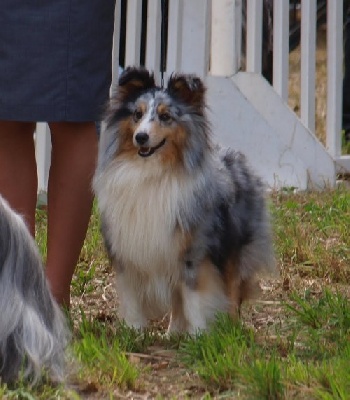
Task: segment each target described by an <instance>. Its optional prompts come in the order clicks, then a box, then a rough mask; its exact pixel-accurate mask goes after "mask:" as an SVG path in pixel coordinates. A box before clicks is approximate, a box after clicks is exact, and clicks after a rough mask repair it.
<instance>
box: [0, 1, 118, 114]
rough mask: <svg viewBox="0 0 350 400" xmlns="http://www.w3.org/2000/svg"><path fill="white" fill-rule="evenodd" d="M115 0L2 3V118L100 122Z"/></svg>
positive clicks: (108, 74)
mask: <svg viewBox="0 0 350 400" xmlns="http://www.w3.org/2000/svg"><path fill="white" fill-rule="evenodd" d="M114 6H115V0H0V120H14V121H47V122H51V121H76V122H81V121H96V120H98V119H100V116H101V113H102V110H103V106H104V104H105V102H106V101H107V99H108V95H109V88H110V84H111V72H112V39H113V26H114Z"/></svg>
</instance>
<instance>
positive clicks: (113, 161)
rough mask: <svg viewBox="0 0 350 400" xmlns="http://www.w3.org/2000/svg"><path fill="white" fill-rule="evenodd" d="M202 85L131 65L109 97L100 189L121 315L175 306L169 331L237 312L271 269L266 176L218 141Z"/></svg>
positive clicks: (137, 316) (138, 318)
mask: <svg viewBox="0 0 350 400" xmlns="http://www.w3.org/2000/svg"><path fill="white" fill-rule="evenodd" d="M204 95H205V87H204V85H203V83H202V81H201V80H200V79H199V78H197V77H196V76H193V75H173V76H172V77H170V79H169V81H168V85H167V89H162V88H159V87H157V86H156V85H155V82H154V78H153V75H151V74H150V73H149V72H148V71H147V70H144V69H137V68H128V69H126V71H124V73H123V74H122V75H121V76H120V79H119V82H118V86H117V87H116V88H115V91H114V93H113V95H112V98H111V100H110V103H109V106H108V110H107V113H106V118H105V120H104V124H103V129H102V132H101V137H100V147H99V160H98V168H97V171H96V174H95V177H94V189H95V192H96V195H97V198H98V203H99V209H100V212H101V219H102V233H103V236H104V240H105V243H106V248H107V251H108V254H109V256H110V258H111V261H112V263H113V265H114V267H115V268H116V271H117V290H118V294H119V296H120V312H121V317H122V318H124V319H125V321H126V323H127V324H129V325H131V326H134V327H138V328H139V327H144V326H146V324H147V322H148V320H149V319H150V318H155V317H159V316H162V315H163V314H164V313H166V312H168V311H170V312H171V319H170V325H169V331H188V332H191V333H194V332H196V331H197V330H198V329H205V328H207V326H208V324H209V323H210V322H211V321H212V320H213V319H214V317H215V315H216V313H217V312H218V311H223V312H229V313H230V314H231V315H232V316H233V317H235V316H237V314H238V311H239V307H240V304H241V302H242V300H244V299H245V298H246V297H248V295H249V292H250V289H251V288H252V286H254V285H253V284H254V282H255V277H256V274H257V273H258V272H260V271H263V270H270V271H271V270H273V269H274V257H273V251H272V244H271V234H270V225H269V218H268V214H267V211H266V206H265V200H264V190H263V185H262V183H261V181H260V180H259V179H258V178H257V177H256V176H255V175H254V174H253V173H252V172H251V171H250V169H249V168H248V166H247V164H246V161H245V158H244V156H243V155H242V154H240V153H236V152H234V151H232V150H230V149H221V148H219V147H216V146H213V144H212V143H211V137H210V135H211V134H210V128H209V124H208V121H207V118H206V115H205V107H206V106H205V99H204Z"/></svg>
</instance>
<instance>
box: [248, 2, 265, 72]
mask: <svg viewBox="0 0 350 400" xmlns="http://www.w3.org/2000/svg"><path fill="white" fill-rule="evenodd" d="M262 20H263V2H262V0H247V46H246V48H247V72H255V73H257V74H260V73H261V55H262Z"/></svg>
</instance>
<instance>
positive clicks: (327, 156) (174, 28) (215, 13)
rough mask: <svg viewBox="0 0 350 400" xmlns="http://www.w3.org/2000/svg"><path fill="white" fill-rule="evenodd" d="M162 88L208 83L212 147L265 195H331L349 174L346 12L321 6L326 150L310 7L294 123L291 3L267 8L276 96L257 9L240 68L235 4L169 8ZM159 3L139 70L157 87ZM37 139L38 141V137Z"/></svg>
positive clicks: (134, 11) (43, 168)
mask: <svg viewBox="0 0 350 400" xmlns="http://www.w3.org/2000/svg"><path fill="white" fill-rule="evenodd" d="M168 1H169V18H168V46H167V49H168V51H167V58H166V71H165V73H164V76H165V79H166V78H167V77H168V76H169V75H170V74H171V73H172V72H174V71H181V72H185V73H195V74H197V75H199V76H201V77H202V78H203V79H205V82H206V85H207V88H208V92H207V98H208V104H209V107H210V110H211V111H210V114H209V116H210V119H211V122H212V125H213V131H214V133H215V134H216V135H217V139H218V140H219V141H221V142H223V143H224V144H227V145H230V146H231V147H233V148H235V149H237V150H240V151H243V152H244V153H245V154H246V155H247V157H248V159H249V161H250V162H251V164H252V165H253V167H254V168H255V169H256V170H257V172H258V173H259V174H260V175H261V176H262V177H263V179H264V180H265V181H266V182H267V184H268V185H269V186H271V187H275V188H280V187H282V186H294V187H297V188H299V189H307V188H310V187H318V188H322V187H325V186H326V185H329V186H333V185H334V184H335V182H336V173H337V172H342V171H347V172H350V157H349V156H342V155H341V136H340V132H341V109H342V107H341V104H342V98H341V95H342V94H341V93H342V90H341V84H342V62H343V44H342V40H343V38H342V21H343V15H342V13H343V9H342V7H343V4H342V3H343V2H342V1H338V0H332V1H328V5H327V71H328V72H327V73H328V76H327V113H326V115H327V121H326V129H327V143H326V148H325V147H324V146H322V144H321V143H320V142H319V141H318V140H317V138H316V135H315V95H316V94H315V50H316V41H315V37H316V2H317V0H301V71H300V74H301V99H300V106H301V117H300V119H299V118H298V116H297V115H296V114H295V113H294V112H293V111H292V110H291V109H290V108H289V107H288V105H287V98H288V78H289V71H288V54H289V0H275V1H274V27H273V32H274V34H273V36H274V43H273V87H271V86H270V85H269V84H268V83H267V81H266V80H265V79H264V78H263V77H262V76H261V49H262V4H263V0H247V38H246V40H247V41H246V43H247V44H246V49H247V50H246V71H244V72H242V71H239V69H240V58H241V32H242V30H241V23H242V0H186V1H185V0H168ZM127 4H128V6H127V25H126V52H125V65H139V64H140V46H141V16H142V1H140V0H128V2H127ZM160 32H161V0H148V10H147V38H146V57H145V66H146V67H147V68H149V69H150V70H152V71H154V74H155V77H156V80H157V81H158V83H160V54H161V53H160V47H161V33H160ZM119 35H120V0H117V1H116V11H115V33H114V50H113V54H114V56H113V65H114V66H113V81H116V80H117V79H118V70H119V68H118V66H119V59H118V57H119V38H120V36H119ZM41 131H43V132H41ZM44 131H47V129H46V128H45V126H42V125H39V129H38V134H37V159H38V168H39V170H38V175H39V190H40V191H42V192H45V191H46V187H47V177H48V168H49V167H48V166H49V159H50V157H49V142H48V139H49V136H48V134H47V132H46V134H45V132H44Z"/></svg>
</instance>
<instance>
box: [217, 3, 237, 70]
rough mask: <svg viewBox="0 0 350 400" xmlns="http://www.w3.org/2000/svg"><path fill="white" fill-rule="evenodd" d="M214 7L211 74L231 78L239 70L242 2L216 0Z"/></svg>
mask: <svg viewBox="0 0 350 400" xmlns="http://www.w3.org/2000/svg"><path fill="white" fill-rule="evenodd" d="M212 7H213V8H212V19H211V26H212V28H211V56H210V72H211V74H212V75H218V76H231V75H233V74H234V73H236V72H237V71H238V69H239V60H240V52H241V45H240V40H241V35H240V34H239V32H241V31H242V28H241V20H242V2H241V0H215V1H214V2H213V4H212ZM237 14H239V15H237ZM239 16H240V19H239ZM237 22H238V26H237Z"/></svg>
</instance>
